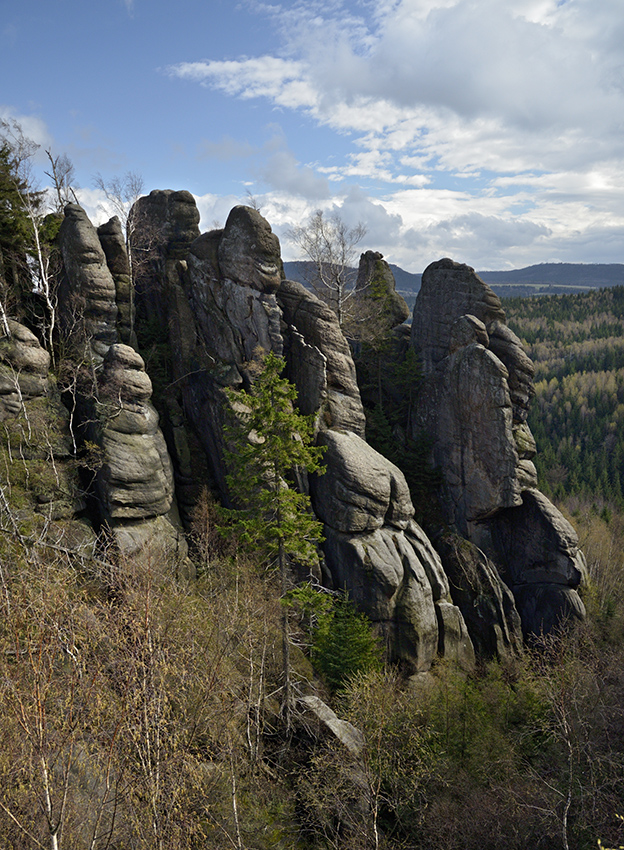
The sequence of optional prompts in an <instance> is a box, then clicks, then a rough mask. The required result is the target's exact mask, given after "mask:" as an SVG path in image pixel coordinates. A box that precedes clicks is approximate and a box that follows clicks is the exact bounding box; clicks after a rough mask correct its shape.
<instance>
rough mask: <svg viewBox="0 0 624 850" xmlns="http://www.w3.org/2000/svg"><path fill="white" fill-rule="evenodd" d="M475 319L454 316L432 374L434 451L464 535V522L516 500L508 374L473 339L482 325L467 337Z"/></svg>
mask: <svg viewBox="0 0 624 850" xmlns="http://www.w3.org/2000/svg"><path fill="white" fill-rule="evenodd" d="M478 321H479V320H478V319H476V318H474V317H468V316H464V317H462V318H460V319H459V320H458V325H460V328H458V330H460V329H461V334H459V333H458V335H457V336H455V335H454V334H453V333H452V334H451V339H452V341H453V343H454V346H453V347H454V350H453V353H452V354H450V355H449V356H448V357H447V358H446V359H445V360H443V361H441V364H440V366H441V368H440V369H439V370H438V374H437V376H436V377H437V378H438V380H437V386H436V390H437V393H438V398H437V400H436V401H437V411H436V414H437V416H436V429H437V439H436V442H435V448H434V454H435V458H436V462H437V464H438V465H439V466H440V467H441V468H442V469H443V472H444V480H445V484H446V487H447V490H448V495H449V498H448V499H447V513H448V517H449V520H450V521H451V522H452V523H453V524H455V525H457V527H458V528H459V529H460V531H461V532H462V533H464V534H465V533H466V532H467V530H468V523H470V522H472V521H474V520H478V519H482V518H484V517H487V516H490V515H491V514H492V513H494V512H495V511H497V510H499V509H500V508H502V507H511V506H513V505H519V504H521V498H520V484H519V482H518V476H517V467H518V465H519V458H518V453H517V449H516V443H515V440H514V436H513V411H512V405H511V398H510V395H509V388H508V384H507V377H508V372H507V369H506V367H505V366H504V365H503V363H502V362H501V361H500V360H499V359H498V357H496V355H495V354H493V353H492V352H491V351H489V350H488V349H487V348H485V347H484V346H483V345H482V344H481V343H479V342H477V341H476V338H477V331H478V332H481V333H485V326H484V325H483V324H482V323H480V322H479V325H480V328H479V327H478V326H476V328H475V338H474V339H473V340H472V341H470V338H469V337H468V335H467V328H468V326H469V325H470V323H471V322H472V323H474V324H475V325H476V323H477V322H478ZM453 327H454V326H453ZM460 337H461V339H462V340H463V341H464V343H465V344H464V345H463V347H460V345H459V338H460ZM442 367H443V368H442Z"/></svg>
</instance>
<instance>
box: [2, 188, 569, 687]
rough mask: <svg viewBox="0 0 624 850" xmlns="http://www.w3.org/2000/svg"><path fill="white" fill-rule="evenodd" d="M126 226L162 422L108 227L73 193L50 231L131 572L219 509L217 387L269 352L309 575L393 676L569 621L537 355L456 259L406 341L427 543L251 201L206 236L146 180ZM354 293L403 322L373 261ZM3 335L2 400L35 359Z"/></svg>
mask: <svg viewBox="0 0 624 850" xmlns="http://www.w3.org/2000/svg"><path fill="white" fill-rule="evenodd" d="M130 221H131V229H132V252H133V265H134V268H135V271H136V273H137V290H136V305H137V309H136V323H137V328H138V330H139V334H138V335H139V339H138V342H139V343H140V344H141V345H143V346H144V347H145V350H146V353H147V354H149V357H150V362H151V364H152V368H153V369H154V373H153V374H154V376H155V377H156V376H157V383H158V388H159V390H158V399H157V405H158V413H157V412H156V409H155V407H154V406H153V405H152V403H151V394H152V384H151V381H150V378H149V377H148V375H147V373H146V372H145V368H144V361H143V359H142V358H141V357H140V356H139V355H138V354H137V352H136V350H134V348H132V347H130V346H129V345H127V344H125V343H132V344H135V343H136V340H135V337H134V335H133V322H134V312H133V297H132V292H131V291H130V289H129V286H128V281H129V276H128V271H129V266H128V258H127V255H126V253H125V246H124V244H123V237H122V232H121V228H120V225H119V222H118V221H117V220H115V219H113V220H112V221H111V222H108V223H107V224H106V225H103V226H102V227H101V228H100V229H99V231H98V232H96V231H95V229H94V228H93V227H92V226H91V224H90V223H89V221H88V219H87V218H86V216H85V214H84V212H83V211H82V210H81V209H80V208H79V207H77V206H76V205H69V206H68V208H67V211H66V220H65V222H64V224H63V226H62V228H61V246H62V252H63V257H64V262H65V272H66V279H65V286H64V290H63V291H62V293H61V319H62V322H61V324H62V327H63V329H64V332H65V334H66V335H67V336H68V337H69V339H70V341H71V342H72V345H73V347H74V351H75V352H76V358H77V364H78V365H77V368H79V366H80V364H82V365H85V364H86V365H88V366H89V368H90V369H91V372H90V374H92V375H94V376H96V377H97V381H96V383H93V382H92V383H91V385H90V386H91V388H92V390H93V392H94V393H95V394H96V396H97V398H94V399H90V398H88V395H89V393H86V396H85V390H84V388H83V390H82V392H83V396H82V400H81V402H80V404H79V405H78V407H77V413H76V415H77V417H78V419H79V420H80V419H82V422H83V428H84V434H83V437H84V435H87V436H88V438H90V439H92V440H93V441H94V442H96V443H97V444H98V445H99V446H100V448H101V452H102V466H101V469H100V470H99V472H98V474H97V476H96V478H95V494H96V496H97V503H98V505H99V511H100V515H99V523H100V524H101V525H102V526H104V527H107V528H108V529H109V530H110V531H111V533H112V535H113V538H114V540H115V542H116V545H117V547H118V548H119V550H120V551H121V552H122V553H124V554H126V555H131V556H132V557H135V556H139V557H141V558H143V559H144V562H145V563H146V564H147V563H148V562H149V559H150V557H152V556H151V555H149V554H148V553H149V549H150V544H153V545H157V546H158V547H160V548H164V549H165V550H167V551H168V552H169V553H172V552H175V553H176V554H177V556H178V557H179V559H181V560H182V562H184V558H185V555H186V544H185V542H184V540H183V538H182V536H181V534H180V531H179V523H178V520H177V515H176V498H177V501H178V502H179V504H180V508H181V514H182V517H183V519H184V521H185V522H186V523H187V524H188V522H189V521H190V519H191V517H192V513H193V508H194V505H195V503H196V502H197V500H198V498H199V495H200V493H201V490H202V488H203V487H206V486H208V487H210V488H212V489H213V490H215V491H219V492H220V494H221V497H222V499H223V500H224V501H225V502H228V500H229V494H228V490H227V468H226V460H225V458H226V448H227V447H226V442H225V440H226V437H225V434H224V422H225V418H226V415H227V412H228V402H227V399H226V396H225V393H224V392H223V390H224V388H225V387H249V386H250V384H251V383H253V381H254V375H255V374H256V369H257V363H258V358H259V356H260V355H261V353H262V352H268V351H273V352H275V353H277V354H280V355H283V356H284V357H285V360H286V364H287V374H288V377H289V378H290V380H291V381H292V382H293V383H294V384H295V385H296V387H297V389H298V393H299V401H298V403H299V406H300V409H301V411H302V412H303V413H305V414H309V415H312V416H313V417H314V421H315V423H316V434H317V441H318V443H319V444H320V445H323V446H325V447H326V454H325V460H326V465H327V472H326V474H325V475H323V476H312V478H311V480H310V481H309V482H308V481H306V480H305V478H302V477H301V476H300V477H299V479H298V483H299V486H301V487H303V488H306V489H308V488H309V492H310V495H311V498H312V504H313V507H314V510H315V512H316V513H317V515H318V517H319V518H320V519H321V520H322V522H323V523H324V529H325V537H326V542H325V545H324V561H323V565H324V569H325V573H324V579H325V580H326V581H327V582H328V583H329V584H330V585H332V586H333V587H334V588H340V589H344V590H345V591H347V592H348V593H349V595H350V596H351V598H352V599H353V600H354V601H355V602H356V604H357V605H358V606H359V607H360V609H361V610H363V611H365V612H366V613H367V614H368V615H369V616H370V617H371V619H372V620H373V621H374V622H376V623H377V625H378V628H379V629H380V631H382V632H383V634H384V635H385V636H386V639H387V643H388V646H389V650H390V654H391V656H392V657H394V658H395V659H397V660H399V661H401V662H403V663H404V665H405V666H406V668H407V669H409V670H411V671H423V670H427V669H428V668H429V667H430V666H431V664H432V662H433V660H434V658H435V656H436V654H442V655H444V656H445V657H449V658H453V659H455V660H456V661H458V662H459V663H460V664H462V665H464V666H466V667H470V666H471V665H472V664H473V663H474V648H476V649H477V651H478V652H480V653H483V654H496V655H499V656H502V655H505V654H509V653H514V652H516V651H518V648H519V646H520V642H521V639H522V636H521V631H523V632H524V634H525V636H530V635H532V634H535V633H538V632H539V631H540V630H542V629H544V630H547V629H549V628H551V627H553V626H554V625H556V624H557V623H559V622H560V621H561V620H562V619H564V618H565V617H567V616H582V614H583V609H582V603H581V601H580V599H579V597H578V595H577V593H576V590H575V588H576V587H577V586H578V583H579V581H580V580H581V578H582V576H583V573H584V569H585V567H584V560H583V557H582V554H581V553H580V552H579V550H578V541H577V540H576V537H575V534H574V531H573V529H572V528H571V526H569V525H568V524H567V523H566V522H565V520H563V518H562V517H561V515H560V514H559V513H558V512H557V511H556V509H555V508H554V506H552V505H551V504H550V503H549V502H548V500H546V499H545V497H544V496H543V495H542V494H540V493H539V492H538V491H537V490H536V473H535V467H534V465H533V462H532V458H533V456H534V454H535V443H534V440H533V437H532V435H531V433H530V430H529V428H528V426H527V422H526V420H527V412H528V406H529V403H530V399H531V396H532V393H533V387H532V379H533V366H532V363H531V361H530V360H529V358H528V357H527V355H526V353H525V352H524V351H523V349H522V346H521V344H520V341H519V340H518V339H517V337H516V336H515V335H514V334H513V332H512V331H511V330H510V329H509V328H508V327H507V325H506V322H505V314H504V311H503V309H502V307H501V303H500V301H499V299H498V298H497V297H496V296H495V295H494V294H493V293H492V292H491V290H490V289H489V288H488V287H487V286H486V285H485V284H484V283H483V282H482V281H481V280H480V279H479V278H478V276H477V275H475V274H474V272H473V270H472V269H470V268H469V267H468V266H462V265H459V264H457V263H454V262H453V261H451V260H442V261H440V262H439V263H434V264H433V265H432V266H430V267H429V268H428V269H427V270H426V272H425V274H424V275H423V282H422V288H421V292H420V294H419V297H418V300H417V305H416V309H415V314H414V321H413V325H412V331H411V343H410V344H411V345H412V346H413V347H414V348H415V349H416V350H417V351H418V352H419V354H420V356H421V359H422V367H423V375H424V380H423V385H422V390H421V391H420V393H419V394H418V396H419V398H418V402H417V405H416V407H415V409H414V410H413V411H412V416H411V422H412V423H413V427H414V429H415V431H420V430H421V429H424V430H425V431H426V432H427V433H429V434H430V435H431V436H432V438H433V440H434V448H433V453H434V458H435V461H436V463H437V465H438V466H439V468H440V469H441V471H442V474H443V479H444V493H443V504H444V510H445V514H446V521H447V523H449V525H450V526H451V527H452V529H454V534H452V533H449V534H446V533H445V534H439V535H438V537H437V539H436V541H435V546H436V547H437V551H436V548H434V545H432V543H431V541H430V540H429V539H428V538H427V536H426V535H425V533H424V532H423V530H422V529H421V528H420V527H419V526H418V525H417V524H416V522H415V521H414V509H413V505H412V502H411V498H410V494H409V490H408V487H407V484H406V481H405V477H404V475H403V473H402V472H401V470H400V469H399V468H398V466H395V465H393V464H392V463H390V461H388V460H387V459H386V458H384V457H382V456H381V455H380V454H378V453H377V452H376V451H374V450H373V449H372V448H371V447H370V446H369V445H368V444H367V443H366V441H365V439H364V437H365V416H364V410H363V407H362V403H361V398H360V391H359V388H358V384H357V378H356V371H355V367H354V363H353V359H352V356H351V350H350V347H349V344H348V343H347V340H346V339H345V336H344V334H343V332H342V330H341V328H340V326H339V324H338V321H337V318H336V316H335V314H334V313H333V312H332V311H331V310H330V309H329V308H328V307H327V306H326V305H325V304H323V303H322V302H321V301H320V300H319V299H318V298H316V297H315V296H314V295H312V294H311V293H310V292H308V291H307V290H306V289H305V288H304V287H302V286H300V285H299V284H296V283H293V282H292V281H286V280H282V263H281V257H280V247H279V241H278V239H277V237H276V236H275V234H273V232H272V231H271V228H270V226H269V224H268V222H266V220H265V219H264V218H263V217H262V216H261V215H260V213H258V211H256V210H253V209H251V208H249V207H244V206H239V207H235V208H234V209H233V210H232V212H231V213H230V215H229V217H228V220H227V222H226V224H225V227H224V228H223V229H222V230H213V231H211V232H209V233H205V234H202V235H200V234H199V229H198V221H199V214H198V211H197V208H196V206H195V203H194V200H193V197H192V195H190V193H188V192H172V191H154V192H151V193H150V195H149V196H147V197H145V198H141V199H140V200H139V201H138V202H137V204H136V205H135V207H134V208H133V210H132V212H131V219H130ZM98 237H99V238H98ZM355 304H356V305H359V307H358V309H359V312H360V318H361V317H363V316H364V317H365V316H367V315H368V313H367V311H368V312H370V313H371V316H370V317H369V318H370V319H371V321H373V320H375V319H376V320H377V322H378V323H379V322H381V323H382V324H383V331H384V333H385V334H387V333H390V332H391V331H392V328H393V327H394V326H395V325H397V323H400V322H401V321H403V319H404V318H405V316H406V307H405V304H404V302H403V300H402V299H401V298H400V297H399V296H397V294H396V291H395V288H394V281H393V278H392V273H391V271H390V268H389V267H388V265H387V263H385V261H384V260H383V258H382V256H381V255H380V254H377V253H373V252H367V253H366V254H363V255H362V258H361V262H360V272H359V278H358V285H357V291H356V293H355ZM81 311H82V312H81ZM356 314H357V310H356ZM365 324H366V323H365ZM146 329H148V332H147V331H146ZM20 333H21V332H20ZM407 334H409V329H408V328H406V326H403V325H400V324H399V325H398V326H397V327H395V329H394V331H392V339H393V340H394V347H393V348H392V351H393V354H392V356H403V355H404V353H405V350H406V345H407ZM22 335H23V334H22ZM359 339H360V340H361V341H365V342H366V341H369V340H368V339H367V338H366V335H365V334H364V335H360V337H359ZM81 344H82V345H83V349H84V345H86V346H87V349H88V350H86V354H85V351H84V350H83V351H82V354H81V353H80V345H81ZM11 345H12V346H13V349H11V351H13V353H12V354H9V353H6V356H5V355H3V354H2V351H0V358H2V363H0V378H1V377H2V375H4V376H5V379H6V380H5V381H4V383H5V384H6V386H7V390H6V392H5V393H4V397H5V401H4V404H5V406H6V408H7V410H10V409H11V405H13V407H15V405H16V403H17V401H19V393H17V397H16V396H15V393H16V392H17V390H16V386H18V387H19V389H20V392H26V393H28V392H31V391H32V392H35V390H36V387H35V384H36V383H37V382H40V383H41V381H45V376H44V372H45V370H46V369H47V364H43V363H40V364H38V365H37V364H36V363H35V361H34V360H32V352H31V353H30V355H28V351H27V350H26V349H28V347H29V345H31V342H29V341H28V340H27V339H26V338H24V339H22V338H21V337H19V335H18V334H16V335H15V339H14V340H13V341H12V342H11ZM20 346H22V348H24V347H25V348H24V351H22V348H20ZM31 347H32V346H31ZM5 348H6V346H5ZM18 349H19V350H18ZM384 351H385V349H384ZM6 352H9V348H6ZM27 355H28V356H30V357H31V360H32V363H31V362H30V361H28V356H27ZM384 356H386V357H387V356H390V354H388V353H387V352H386V353H385V354H384ZM11 357H12V358H13V361H14V362H13V361H11ZM20 357H22V358H26V359H25V360H24V361H23V365H21V366H20V365H19V364H20V363H21V362H22V361H20ZM81 358H82V359H81ZM35 360H36V357H35ZM27 361H28V362H27ZM380 363H381V360H380ZM3 369H4V372H3V371H2V370H3ZM93 370H95V371H93ZM16 372H19V375H18V384H17V385H16V383H15V375H16ZM29 381H30V384H29ZM11 382H12V383H11ZM9 384H10V386H9ZM31 384H32V387H31ZM3 386H4V384H3ZM42 386H43V385H42ZM29 387H31V388H30V389H29ZM79 389H80V388H79ZM1 395H2V394H1V393H0V396H1ZM16 398H17V401H16ZM159 418H160V423H159ZM161 427H162V431H161ZM449 535H450V536H449ZM184 563H186V562H184ZM462 612H463V615H462ZM471 638H472V639H471Z"/></svg>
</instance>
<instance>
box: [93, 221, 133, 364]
mask: <svg viewBox="0 0 624 850" xmlns="http://www.w3.org/2000/svg"><path fill="white" fill-rule="evenodd" d="M97 234H98V237H99V240H100V244H101V245H102V249H103V251H104V254H105V256H106V263H107V265H108V268H109V271H110V273H111V275H112V276H113V280H114V281H115V301H116V302H117V310H118V314H117V335H118V337H119V341H120V342H123V343H125V344H126V345H131V346H132V347H133V348H136V347H137V339H136V334H135V332H134V319H135V315H134V313H135V311H134V291H133V286H132V277H131V274H130V262H129V259H128V251H127V250H126V240H125V239H124V235H123V231H122V229H121V222H120V221H119V218H118V217H117V216H113V218H111V219H110V221H108V222H106V224H101V225H100V226H99V227H98V229H97Z"/></svg>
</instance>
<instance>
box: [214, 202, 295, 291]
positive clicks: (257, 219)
mask: <svg viewBox="0 0 624 850" xmlns="http://www.w3.org/2000/svg"><path fill="white" fill-rule="evenodd" d="M218 257H219V268H220V270H221V275H222V277H224V278H227V279H229V280H232V281H234V282H235V283H240V284H243V286H245V287H248V286H250V287H252V288H253V289H257V290H258V291H259V292H276V291H277V288H278V287H279V285H280V281H281V279H282V275H281V268H282V264H281V257H280V244H279V240H278V238H277V236H276V235H275V234H274V233H273V231H272V230H271V226H270V225H269V223H268V221H267V220H266V219H265V218H264V217H263V216H262V215H260V213H259V212H258V211H257V210H254V209H252V208H251V207H245V206H238V207H234V209H233V210H232V211H231V212H230V214H229V216H228V219H227V222H226V225H225V229H224V231H223V235H222V237H221V239H220V241H219V251H218Z"/></svg>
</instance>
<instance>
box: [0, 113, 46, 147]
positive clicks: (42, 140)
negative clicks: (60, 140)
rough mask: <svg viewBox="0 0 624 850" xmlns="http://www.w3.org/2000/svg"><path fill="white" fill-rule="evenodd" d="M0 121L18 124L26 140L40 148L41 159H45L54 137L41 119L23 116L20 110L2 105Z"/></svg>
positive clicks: (33, 116) (34, 116)
mask: <svg viewBox="0 0 624 850" xmlns="http://www.w3.org/2000/svg"><path fill="white" fill-rule="evenodd" d="M0 120H2V121H7V122H8V123H9V124H13V122H16V123H17V124H18V125H19V127H20V128H21V130H22V133H23V134H24V136H26V138H28V139H31V140H32V141H33V142H35V144H37V145H39V146H40V151H39V159H40V160H41V161H43V160H44V159H45V150H44V149H45V148H47V147H50V145H51V144H52V136H51V135H50V131H49V130H48V127H47V125H46V123H45V121H43V120H42V119H41V118H38V117H37V116H36V115H22V114H21V113H20V112H19V111H18V110H16V109H15V108H14V107H12V106H9V105H2V104H0Z"/></svg>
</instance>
